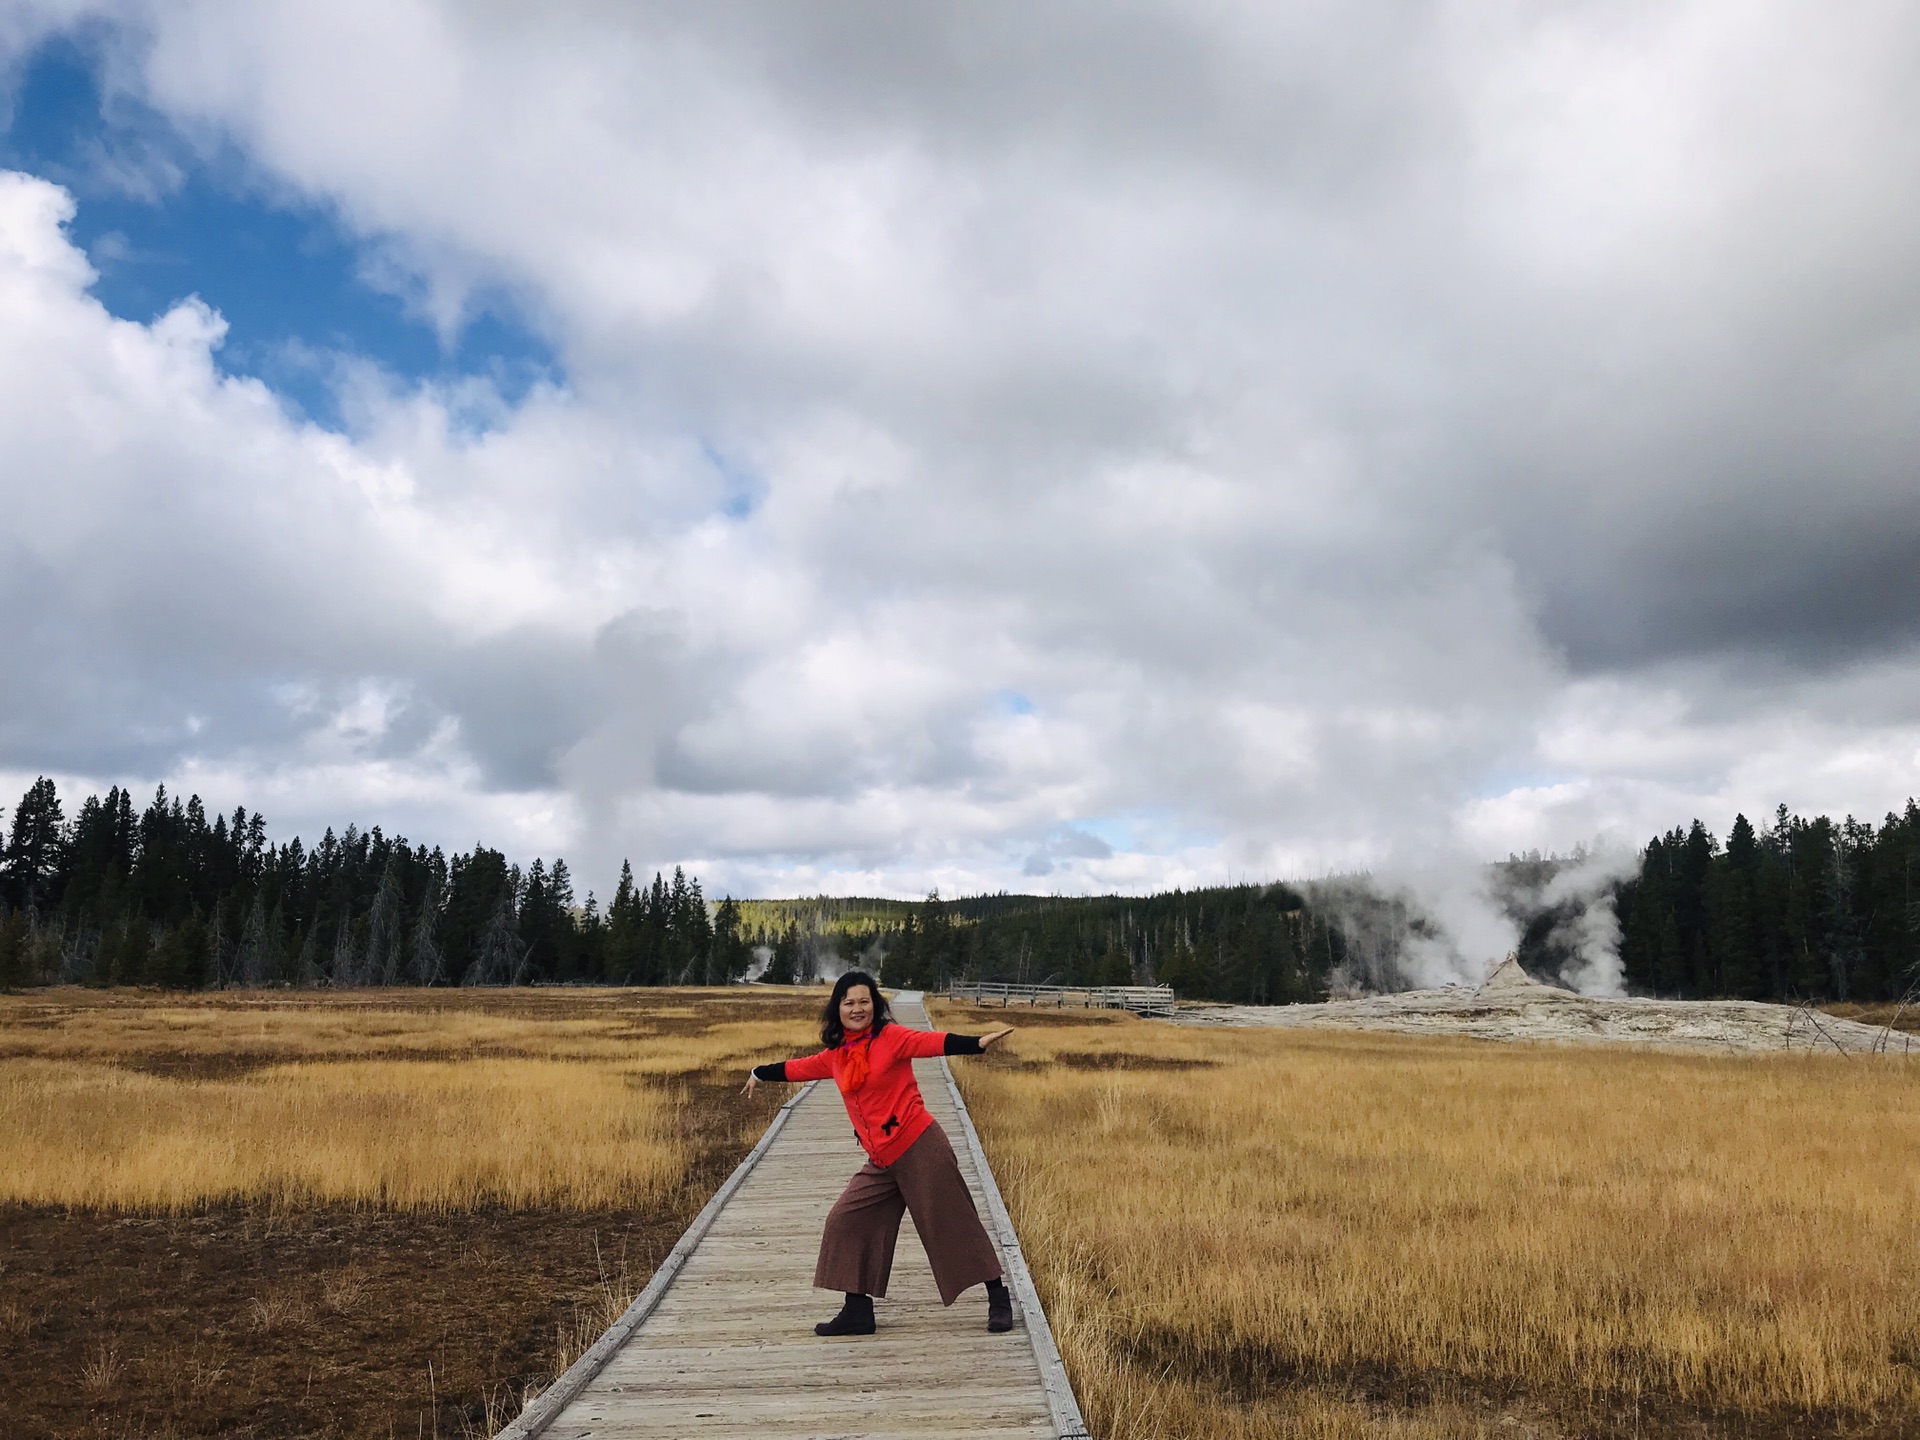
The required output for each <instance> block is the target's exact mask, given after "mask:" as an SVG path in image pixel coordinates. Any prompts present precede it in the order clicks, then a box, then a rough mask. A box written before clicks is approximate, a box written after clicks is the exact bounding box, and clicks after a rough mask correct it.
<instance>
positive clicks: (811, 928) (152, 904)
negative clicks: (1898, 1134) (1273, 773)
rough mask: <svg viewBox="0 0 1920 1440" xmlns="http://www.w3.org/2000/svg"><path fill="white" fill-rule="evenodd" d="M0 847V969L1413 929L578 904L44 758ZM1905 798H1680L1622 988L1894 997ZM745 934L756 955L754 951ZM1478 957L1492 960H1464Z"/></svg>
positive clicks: (1334, 956) (1222, 916) (957, 972)
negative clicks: (1766, 802)
mask: <svg viewBox="0 0 1920 1440" xmlns="http://www.w3.org/2000/svg"><path fill="white" fill-rule="evenodd" d="M5 835H6V842H5V845H4V848H0V985H18V984H22V983H37V982H44V981H51V980H70V981H80V982H83V983H95V984H158V985H164V986H171V987H176V988H186V989H190V988H199V987H203V986H220V985H249V986H257V985H296V986H319V985H331V986H365V985H396V984H398V985H442V984H459V985H512V984H526V983H532V982H567V981H577V982H585V983H599V984H640V985H657V984H721V983H727V982H729V981H733V980H737V979H740V978H743V977H744V976H746V975H748V974H749V973H758V974H759V976H760V978H763V979H765V980H769V981H773V982H776V983H780V982H786V983H805V982H808V981H811V980H814V979H816V978H820V977H822V976H825V975H830V974H834V973H837V972H838V971H839V970H841V969H844V968H846V967H848V966H850V965H856V964H858V965H863V966H865V967H867V968H870V969H874V970H878V971H880V972H881V973H882V974H883V975H884V978H885V979H886V980H887V982H888V983H889V984H894V985H900V986H903V987H916V988H919V987H924V988H933V987H938V986H940V985H943V984H945V983H946V982H947V981H948V980H950V979H954V978H967V979H975V980H990V981H992V980H999V981H1009V982H1013V983H1017V984H1022V983H1024V984H1056V985H1095V984H1147V983H1165V984H1170V985H1172V986H1173V987H1174V989H1175V990H1176V991H1177V992H1178V993H1179V994H1180V995H1182V996H1184V997H1193V998H1204V999H1213V1000H1221V1001H1228V1002H1235V1003H1241V1004H1256V1005H1258V1004H1284V1003H1288V1002H1291V1001H1301V1000H1315V999H1322V998H1325V997H1326V995H1327V994H1328V992H1329V989H1330V988H1333V987H1341V986H1348V985H1358V986H1360V987H1361V988H1375V989H1393V988H1399V987H1400V986H1401V985H1403V984H1404V980H1403V979H1402V978H1399V975H1400V972H1399V960H1400V956H1401V953H1402V950H1403V948H1404V947H1405V946H1406V945H1407V944H1409V943H1411V942H1413V941H1416V940H1431V939H1432V938H1433V937H1434V934H1435V931H1434V930H1433V928H1432V926H1431V923H1430V922H1429V921H1428V920H1427V919H1426V918H1425V917H1423V916H1421V915H1420V914H1418V913H1417V912H1416V911H1413V910H1411V909H1409V908H1408V906H1407V904H1406V902H1405V900H1404V898H1394V897H1388V896H1382V895H1380V894H1377V893H1376V892H1374V891H1373V889H1372V888H1371V886H1370V885H1369V883H1368V882H1367V881H1366V880H1365V878H1364V877H1348V878H1347V879H1344V880H1333V881H1322V882H1316V883H1313V884H1308V885H1303V886H1297V887H1296V886H1291V885H1285V884H1267V885H1257V884H1248V885H1233V886H1218V887H1210V888H1204V889H1196V890H1188V891H1182V890H1174V891H1169V892H1165V893H1162V894H1157V895H1149V896H1140V897H1130V896H1095V897H1061V896H1040V895H1008V894H1004V893H1002V894H995V895H979V896H970V897H965V898H962V899H957V900H946V899H942V898H941V897H940V896H939V895H938V894H937V893H936V894H933V895H930V896H928V897H927V898H926V899H925V900H922V901H918V902H914V901H900V900H862V899H854V898H834V897H817V898H815V899H813V900H779V901H771V900H750V901H745V902H737V901H735V900H733V899H732V898H727V899H725V900H722V901H721V902H720V903H719V904H718V905H717V906H714V905H709V904H708V902H707V900H706V898H705V896H704V895H703V894H702V891H701V886H700V882H699V881H698V880H697V879H694V878H690V877H688V876H687V875H686V874H685V873H684V872H683V871H682V870H680V869H678V868H676V869H675V870H674V872H673V875H672V877H671V878H668V877H665V876H663V875H661V874H659V873H656V874H655V875H654V876H653V879H652V881H651V883H650V884H643V883H641V882H639V881H638V880H636V878H635V876H634V874H633V870H632V867H631V866H630V865H623V866H622V867H621V873H620V879H619V883H618V885H617V887H616V888H615V891H614V894H613V898H612V899H611V901H609V902H608V904H607V906H606V908H605V910H604V912H603V911H602V909H601V907H600V904H599V901H598V900H597V899H596V898H595V896H594V895H593V894H592V893H591V892H589V893H588V894H587V896H586V898H585V900H584V901H580V900H578V899H577V898H576V896H575V893H574V888H573V880H572V876H571V874H570V873H569V871H568V868H567V863H566V861H565V860H561V859H556V860H555V861H553V863H552V864H551V865H550V866H549V865H548V864H547V863H546V862H545V861H544V860H535V861H534V862H533V863H532V865H531V866H530V867H528V868H527V869H526V870H525V871H524V872H523V871H522V870H521V868H520V867H519V866H518V865H514V864H509V863H508V861H507V859H506V857H505V855H503V854H502V853H501V852H500V851H497V850H492V849H489V848H488V847H486V846H484V845H476V846H475V847H474V848H473V850H471V851H470V852H467V853H465V854H458V853H456V854H454V855H453V856H451V857H448V856H446V855H444V854H443V853H442V852H441V850H440V849H439V848H438V847H435V848H433V849H431V850H430V849H428V848H427V847H426V846H424V845H409V843H408V842H407V841H406V840H405V839H404V838H402V837H398V836H395V837H388V836H386V835H385V834H383V833H382V831H381V830H380V828H379V827H378V826H375V827H373V828H372V829H369V830H360V829H358V828H357V827H356V826H353V825H349V826H348V827H347V828H346V830H345V831H344V832H343V833H341V834H339V835H335V833H334V832H333V831H332V830H331V829H329V830H328V831H327V832H326V833H325V835H323V836H322V837H321V839H320V841H319V843H318V844H316V845H315V846H314V847H313V848H312V849H311V850H308V849H306V848H305V847H304V846H303V844H302V842H301V841H300V839H299V838H298V837H295V838H294V839H292V840H289V841H287V842H285V843H283V844H278V845H275V844H272V843H269V841H268V840H267V834H266V821H265V820H264V819H263V818H262V817H261V816H260V815H259V814H258V813H249V812H248V811H247V810H246V809H245V807H240V808H237V809H235V811H234V812H233V814H232V815H231V816H230V817H229V816H225V815H220V814H215V815H213V816H212V817H211V818H209V817H208V815H207V813H206V811H205V809H204V807H203V806H202V804H201V802H200V799H199V797H198V796H192V797H189V798H188V799H187V800H186V801H185V802H182V801H181V800H180V799H179V798H178V797H177V796H169V795H168V794H167V792H166V789H165V787H161V788H160V790H159V791H158V792H157V793H156V794H155V796H154V798H153V799H152V801H151V802H149V803H148V804H147V805H146V806H145V807H144V808H138V809H137V808H136V807H135V804H134V801H133V797H132V796H131V794H130V793H129V792H127V791H126V790H124V789H121V788H118V787H115V788H114V789H111V790H109V791H108V792H107V794H106V795H105V796H98V795H89V796H88V797H87V798H86V799H85V800H84V801H83V802H82V803H81V805H80V807H79V810H78V811H77V812H76V813H75V814H74V815H73V817H72V818H71V819H70V820H69V819H68V818H67V817H66V815H65V813H64V810H63V807H62V804H61V801H60V797H59V795H58V793H57V792H56V790H55V787H54V784H53V782H52V781H51V780H47V779H44V778H42V779H39V780H36V781H35V782H34V784H33V785H32V786H30V787H29V788H28V790H27V793H26V794H25V795H24V796H23V797H22V798H21V801H20V803H19V804H18V805H17V806H16V807H15V808H14V811H13V815H12V818H11V824H10V825H8V826H7V827H6V830H5ZM1556 863H1558V862H1556V861H1555V860H1554V859H1553V858H1552V857H1548V858H1547V859H1545V860H1542V859H1541V858H1540V857H1538V856H1528V857H1519V858H1512V859H1509V860H1508V861H1507V862H1505V863H1504V864H1501V865H1496V866H1494V867H1493V871H1494V875H1493V877H1492V878H1493V882H1494V883H1493V884H1492V885H1491V887H1490V888H1491V889H1492V890H1493V892H1494V893H1496V894H1501V895H1505V896H1508V897H1522V896H1527V895H1534V894H1539V893H1541V892H1542V891H1543V890H1544V889H1545V881H1546V880H1547V879H1549V878H1550V873H1549V872H1551V870H1552V869H1553V867H1554V866H1555V865H1556ZM1916 868H1920V807H1917V806H1916V804H1915V802H1914V801H1912V800H1909V801H1908V802H1907V807H1906V810H1905V811H1904V813H1901V814H1889V815H1888V816H1887V817H1886V819H1885V821H1884V822H1883V823H1882V824H1881V825H1880V826H1879V827H1878V828H1876V827H1874V826H1873V825H1871V824H1869V823H1865V822H1861V821H1856V820H1855V819H1854V818H1853V817H1852V816H1848V817H1847V818H1846V819H1845V820H1843V821H1841V822H1839V823H1837V824H1836V823H1835V822H1834V821H1832V820H1830V819H1828V818H1827V817H1826V816H1820V817H1818V818H1816V819H1813V820H1807V819H1803V818H1801V817H1800V816H1797V815H1792V814H1789V813H1788V811H1787V809H1786V807H1785V806H1781V807H1779V809H1778V810H1777V811H1776V812H1775V815H1774V817H1773V820H1772V822H1771V823H1770V824H1769V825H1767V826H1766V827H1765V828H1762V829H1756V828H1755V827H1754V826H1753V825H1752V824H1751V823H1750V822H1749V821H1748V820H1747V818H1746V817H1745V816H1744V815H1742V816H1739V817H1737V818H1736V819H1735V820H1734V822H1733V826H1732V829H1731V830H1730V831H1729V833H1728V836H1727V840H1726V843H1725V844H1724V845H1722V844H1721V842H1720V841H1719V840H1718V839H1717V838H1716V837H1715V836H1714V835H1713V834H1712V832H1711V831H1709V830H1708V829H1707V828H1706V826H1705V825H1704V824H1703V823H1702V822H1701V821H1699V820H1695V821H1694V822H1693V824H1692V825H1691V827H1689V828H1687V829H1685V830H1682V829H1679V828H1675V829H1673V830H1670V831H1668V832H1666V833H1665V834H1663V835H1659V836H1656V837H1654V838H1653V839H1652V840H1651V841H1649V842H1648V844H1647V846H1646V848H1645V849H1644V850H1643V851H1642V852H1641V854H1640V857H1639V863H1638V865H1637V867H1636V869H1635V871H1634V873H1633V874H1631V875H1630V876H1628V877H1627V878H1625V879H1623V880H1621V881H1619V882H1617V883H1616V884H1615V885H1614V887H1613V888H1612V891H1611V894H1610V896H1609V897H1608V898H1610V899H1611V901H1612V903H1613V905H1614V909H1615V912H1616V915H1617V918H1618V922H1619V928H1620V936H1621V939H1620V958H1621V964H1622V968H1623V971H1624V974H1625V977H1626V980H1627V984H1628V987H1629V988H1630V989H1631V990H1632V991H1634V992H1635V993H1639V994H1650V995H1662V996H1673V997H1680V998H1708V997H1731V998H1742V999H1768V1000H1803V999H1810V1000H1854V1001H1877V1000H1890V999H1896V998H1899V997H1901V996H1903V995H1906V994H1908V993H1910V992H1911V991H1913V990H1914V989H1915V987H1916V983H1917V982H1920V890H1916V887H1915V879H1916V876H1915V870H1916ZM1509 904H1510V909H1511V910H1512V916H1513V919H1514V920H1515V922H1516V924H1517V925H1518V927H1519V928H1520V930H1521V933H1522V936H1523V938H1522V940H1521V943H1520V958H1521V962H1522V963H1523V964H1525V965H1526V966H1527V967H1528V968H1529V969H1530V970H1532V971H1534V973H1536V974H1539V975H1541V976H1542V977H1543V978H1547V979H1553V978H1555V977H1556V976H1557V975H1558V974H1559V973H1561V972H1562V971H1564V970H1565V969H1566V968H1567V964H1568V962H1569V961H1570V959H1571V958H1572V957H1571V952H1568V951H1566V949H1565V941H1564V937H1565V935H1566V933H1567V924H1568V920H1569V918H1570V917H1569V915H1568V914H1566V913H1564V912H1563V911H1561V910H1557V909H1553V908H1544V907H1542V906H1539V905H1529V904H1528V903H1526V902H1524V901H1523V900H1521V899H1519V898H1511V899H1510V900H1509ZM756 958H757V960H758V962H759V963H758V964H757V965H756ZM1489 958H1495V957H1489Z"/></svg>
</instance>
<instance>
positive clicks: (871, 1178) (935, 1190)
mask: <svg viewBox="0 0 1920 1440" xmlns="http://www.w3.org/2000/svg"><path fill="white" fill-rule="evenodd" d="M903 1210H905V1211H910V1212H911V1213H912V1215H913V1228H914V1229H915V1230H917V1231H919V1232H920V1244H921V1245H922V1247H924V1248H925V1250H926V1252H927V1259H928V1260H929V1261H930V1262H931V1263H932V1265H933V1282H934V1284H936V1285H938V1286H939V1287H940V1303H941V1304H942V1305H951V1304H953V1302H954V1301H955V1300H957V1299H959V1298H960V1294H961V1292H962V1291H964V1290H969V1289H971V1288H972V1287H973V1286H975V1285H980V1284H984V1283H985V1282H986V1281H988V1280H998V1279H999V1278H1000V1259H999V1257H998V1256H997V1255H995V1254H994V1253H993V1242H992V1241H991V1240H989V1239H988V1238H987V1231H986V1227H985V1226H983V1225H982V1224H981V1223H980V1216H979V1213H978V1212H977V1211H975V1210H974V1208H973V1196H972V1195H970V1194H968V1193H967V1182H966V1179H965V1178H964V1177H963V1176H962V1175H961V1174H960V1162H959V1161H958V1160H956V1159H954V1156H953V1146H952V1145H950V1144H948V1143H947V1135H946V1132H945V1131H944V1130H942V1129H941V1128H940V1125H939V1122H937V1121H936V1122H935V1123H933V1124H932V1125H929V1126H928V1127H927V1128H926V1130H925V1132H924V1133H922V1135H921V1136H920V1138H919V1139H918V1140H916V1141H914V1142H913V1144H911V1145H909V1146H908V1147H907V1150H906V1153H905V1154H904V1155H902V1156H901V1157H900V1158H899V1159H898V1160H895V1161H894V1162H893V1164H891V1165H889V1166H887V1167H886V1168H885V1169H884V1170H883V1169H881V1168H880V1167H879V1166H878V1165H875V1164H874V1163H873V1162H872V1161H871V1160H869V1161H868V1162H867V1163H866V1164H865V1165H863V1166H862V1167H861V1168H860V1170H859V1171H858V1173H856V1174H855V1175H854V1177H853V1179H851V1180H849V1181H848V1182H847V1188H846V1189H845V1190H843V1191H842V1192H841V1194H840V1198H839V1199H838V1200H836V1201H834V1202H833V1209H831V1210H829V1211H828V1212H827V1229H826V1233H825V1234H823V1235H822V1236H821V1237H820V1260H819V1263H818V1264H816V1265H815V1266H814V1267H813V1283H814V1285H815V1286H817V1287H818V1288H819V1289H822V1290H841V1291H844V1292H846V1293H847V1294H849V1295H885V1294H886V1293H887V1277H888V1276H890V1275H891V1274H892V1273H893V1246H894V1242H895V1241H896V1240H898V1239H899V1238H900V1213H901V1211H903Z"/></svg>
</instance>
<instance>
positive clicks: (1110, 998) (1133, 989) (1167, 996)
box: [946, 980, 1173, 1015]
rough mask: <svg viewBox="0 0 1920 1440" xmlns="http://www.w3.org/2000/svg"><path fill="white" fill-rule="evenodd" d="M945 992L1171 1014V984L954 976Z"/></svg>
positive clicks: (987, 1000)
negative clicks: (1009, 980)
mask: <svg viewBox="0 0 1920 1440" xmlns="http://www.w3.org/2000/svg"><path fill="white" fill-rule="evenodd" d="M946 993H947V994H948V995H950V996H952V997H953V998H954V999H955V1000H971V1001H973V1002H974V1003H975V1004H976V1005H992V1004H999V1005H1003V1006H1005V1005H1051V1006H1056V1007H1065V1006H1068V1005H1073V1006H1078V1007H1081V1008H1084V1009H1092V1010H1131V1011H1133V1012H1134V1013H1135V1014H1136V1015H1171V1014H1173V987H1172V986H1171V985H1002V984H998V983H996V982H993V981H985V980H955V981H954V982H953V983H952V984H950V985H949V986H947V990H946Z"/></svg>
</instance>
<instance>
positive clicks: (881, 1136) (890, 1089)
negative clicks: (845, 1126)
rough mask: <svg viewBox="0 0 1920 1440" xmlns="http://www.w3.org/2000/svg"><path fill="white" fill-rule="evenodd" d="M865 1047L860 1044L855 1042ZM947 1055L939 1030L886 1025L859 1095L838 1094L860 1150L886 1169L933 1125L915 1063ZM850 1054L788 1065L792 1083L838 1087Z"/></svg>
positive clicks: (831, 1053)
mask: <svg viewBox="0 0 1920 1440" xmlns="http://www.w3.org/2000/svg"><path fill="white" fill-rule="evenodd" d="M856 1043H862V1042H856ZM946 1053H947V1037H946V1035H945V1034H944V1033H942V1032H941V1031H938V1030H914V1029H910V1028H909V1027H907V1026H905V1025H901V1024H898V1023H895V1024H891V1025H886V1026H883V1027H882V1028H881V1030H880V1033H879V1034H878V1035H875V1036H874V1037H873V1040H872V1048H871V1049H869V1050H868V1052H867V1079H866V1083H865V1084H863V1085H862V1086H861V1087H860V1088H859V1089H858V1090H854V1091H851V1092H849V1091H846V1090H842V1091H841V1092H840V1098H841V1099H842V1100H844V1101H846V1104H847V1114H848V1116H850V1117H851V1118H852V1120H853V1133H854V1134H855V1135H856V1136H858V1137H859V1139H860V1148H861V1149H862V1150H865V1151H866V1152H867V1155H868V1158H870V1159H871V1160H872V1161H873V1163H874V1164H876V1165H878V1166H881V1167H882V1168H885V1167H886V1166H888V1165H891V1164H892V1163H893V1162H894V1161H895V1160H898V1159H899V1158H900V1157H901V1156H902V1155H904V1154H906V1152H907V1147H908V1146H909V1145H911V1144H913V1142H914V1141H916V1140H918V1139H919V1138H920V1137H921V1135H922V1134H924V1133H925V1131H926V1128H927V1127H928V1126H929V1125H931V1124H932V1123H933V1117H932V1116H931V1115H929V1114H928V1113H927V1107H926V1105H925V1104H924V1103H923V1102H922V1101H921V1099H920V1086H919V1084H918V1083H917V1082H916V1081H915V1080H914V1078H913V1062H914V1061H915V1060H930V1059H932V1058H933V1057H934V1056H935V1055H944V1054H946ZM846 1063H847V1049H846V1047H845V1046H844V1045H843V1046H841V1047H840V1048H839V1049H838V1050H822V1051H821V1052H820V1053H819V1054H818V1055H809V1056H807V1057H806V1059H804V1060H789V1061H787V1062H786V1072H787V1074H786V1078H787V1079H789V1080H826V1079H829V1078H831V1079H832V1080H833V1082H834V1083H835V1084H836V1085H837V1084H839V1081H840V1072H841V1071H842V1070H844V1069H845V1068H846Z"/></svg>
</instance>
